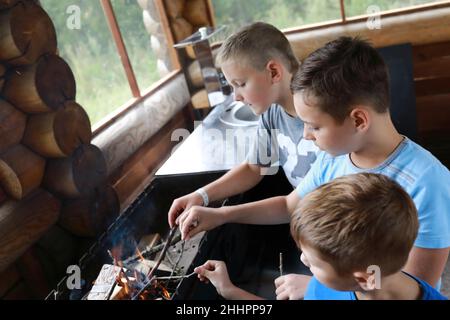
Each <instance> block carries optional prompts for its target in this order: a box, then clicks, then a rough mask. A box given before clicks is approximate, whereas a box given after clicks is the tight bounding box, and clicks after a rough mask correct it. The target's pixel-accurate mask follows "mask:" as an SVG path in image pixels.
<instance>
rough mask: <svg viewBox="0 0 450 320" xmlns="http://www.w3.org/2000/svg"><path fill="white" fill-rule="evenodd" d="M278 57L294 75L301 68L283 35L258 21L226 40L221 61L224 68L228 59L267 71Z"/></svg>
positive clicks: (219, 58)
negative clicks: (272, 61) (272, 60)
mask: <svg viewBox="0 0 450 320" xmlns="http://www.w3.org/2000/svg"><path fill="white" fill-rule="evenodd" d="M274 58H278V59H280V60H281V62H282V63H283V64H284V66H285V67H286V68H287V69H288V70H289V72H290V73H294V72H295V71H296V70H297V69H298V66H299V62H298V60H297V58H296V57H295V55H294V52H293V51H292V48H291V45H290V43H289V41H288V39H287V38H286V36H285V35H284V34H283V32H281V31H280V30H278V29H277V28H275V27H274V26H272V25H270V24H268V23H264V22H255V23H252V24H249V25H247V26H244V27H242V28H241V29H239V30H238V31H237V32H236V33H234V34H232V35H231V36H230V37H228V38H227V39H226V40H225V41H224V43H223V44H222V46H221V47H220V50H219V53H218V55H217V62H218V63H219V65H220V64H222V63H224V62H225V61H228V60H233V61H242V62H243V63H247V64H250V65H251V66H252V67H253V68H255V69H256V70H263V69H264V68H265V67H266V65H267V63H268V62H269V61H270V60H271V59H274Z"/></svg>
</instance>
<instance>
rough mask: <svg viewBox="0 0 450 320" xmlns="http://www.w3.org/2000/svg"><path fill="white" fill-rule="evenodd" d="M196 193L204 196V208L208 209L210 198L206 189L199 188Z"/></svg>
mask: <svg viewBox="0 0 450 320" xmlns="http://www.w3.org/2000/svg"><path fill="white" fill-rule="evenodd" d="M195 192H197V193H198V194H199V195H201V196H202V198H203V206H205V207H207V206H208V204H209V198H208V194H207V193H206V191H205V189H203V188H199V189H197V190H195Z"/></svg>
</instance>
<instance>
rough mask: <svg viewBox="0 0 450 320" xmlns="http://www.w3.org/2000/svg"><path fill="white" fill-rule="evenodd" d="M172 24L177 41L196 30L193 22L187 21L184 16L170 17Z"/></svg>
mask: <svg viewBox="0 0 450 320" xmlns="http://www.w3.org/2000/svg"><path fill="white" fill-rule="evenodd" d="M170 25H171V28H172V32H173V36H174V39H175V42H180V41H182V40H184V39H186V38H187V37H189V36H190V35H191V34H192V33H193V31H194V27H193V26H192V24H190V23H189V22H187V21H186V19H184V18H176V19H170Z"/></svg>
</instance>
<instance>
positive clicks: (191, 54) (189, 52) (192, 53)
mask: <svg viewBox="0 0 450 320" xmlns="http://www.w3.org/2000/svg"><path fill="white" fill-rule="evenodd" d="M185 50H186V55H187V56H188V57H189V58H191V59H195V58H196V55H195V51H194V47H193V46H187V47H185Z"/></svg>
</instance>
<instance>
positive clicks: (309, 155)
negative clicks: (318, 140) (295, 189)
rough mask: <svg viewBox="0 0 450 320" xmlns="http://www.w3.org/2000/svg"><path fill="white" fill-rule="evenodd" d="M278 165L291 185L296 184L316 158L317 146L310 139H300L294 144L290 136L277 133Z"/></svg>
mask: <svg viewBox="0 0 450 320" xmlns="http://www.w3.org/2000/svg"><path fill="white" fill-rule="evenodd" d="M277 142H278V147H279V149H280V152H279V160H280V165H281V166H282V167H283V170H284V172H285V174H286V177H287V178H288V180H289V182H290V183H291V184H292V185H293V186H297V185H298V184H299V183H300V181H301V180H302V179H303V177H304V176H305V175H306V173H308V171H309V169H310V168H311V165H312V163H313V162H314V161H315V160H316V153H317V152H318V151H319V148H318V147H317V146H316V145H315V144H314V142H312V141H310V140H305V139H300V142H299V143H298V144H295V143H294V142H293V141H292V139H291V137H289V136H286V135H284V134H283V133H278V134H277Z"/></svg>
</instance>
